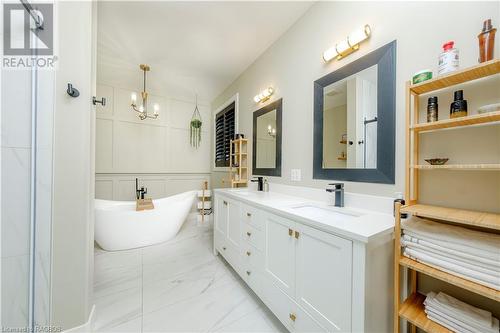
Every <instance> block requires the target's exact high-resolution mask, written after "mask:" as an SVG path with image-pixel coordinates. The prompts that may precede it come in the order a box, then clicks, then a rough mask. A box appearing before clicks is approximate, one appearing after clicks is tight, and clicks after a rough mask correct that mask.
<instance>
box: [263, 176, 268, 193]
mask: <svg viewBox="0 0 500 333" xmlns="http://www.w3.org/2000/svg"><path fill="white" fill-rule="evenodd" d="M264 192H269V183H268V182H267V179H264Z"/></svg>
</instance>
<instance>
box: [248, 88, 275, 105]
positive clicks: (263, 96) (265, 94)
mask: <svg viewBox="0 0 500 333" xmlns="http://www.w3.org/2000/svg"><path fill="white" fill-rule="evenodd" d="M273 93H274V88H273V87H269V88H266V89H264V90H262V91H261V92H260V93H258V94H257V95H255V97H254V98H253V100H254V102H255V103H259V102H264V101H267V100H268V99H269V98H270V97H271V95H272V94H273Z"/></svg>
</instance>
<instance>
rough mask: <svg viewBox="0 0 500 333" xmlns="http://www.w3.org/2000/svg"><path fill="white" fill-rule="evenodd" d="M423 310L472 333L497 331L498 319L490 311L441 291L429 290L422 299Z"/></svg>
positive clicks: (496, 332)
mask: <svg viewBox="0 0 500 333" xmlns="http://www.w3.org/2000/svg"><path fill="white" fill-rule="evenodd" d="M424 305H425V312H426V313H430V312H432V313H433V315H434V316H435V317H438V318H444V319H446V320H448V321H449V322H451V323H454V324H456V325H457V326H459V327H462V328H464V329H466V330H468V331H471V332H474V333H498V331H499V321H498V319H496V318H494V317H493V316H492V315H491V312H489V311H485V310H482V309H479V308H476V307H474V306H472V305H470V304H467V303H464V302H462V301H460V300H458V299H456V298H454V297H452V296H449V295H447V294H445V293H443V292H440V293H439V294H436V293H434V292H429V293H428V294H427V297H426V299H425V301H424Z"/></svg>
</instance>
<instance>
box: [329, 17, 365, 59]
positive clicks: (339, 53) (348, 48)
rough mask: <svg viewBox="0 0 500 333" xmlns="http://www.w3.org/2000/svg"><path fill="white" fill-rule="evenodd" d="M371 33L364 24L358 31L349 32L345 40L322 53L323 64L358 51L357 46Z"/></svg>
mask: <svg viewBox="0 0 500 333" xmlns="http://www.w3.org/2000/svg"><path fill="white" fill-rule="evenodd" d="M371 33H372V30H371V28H370V26H369V25H368V24H365V25H364V26H362V27H360V28H359V29H356V30H354V31H353V32H351V33H350V34H349V36H348V37H347V38H346V39H344V40H342V41H340V42H338V43H337V44H335V47H331V48H329V49H328V50H326V51H325V52H323V59H324V60H325V62H328V61H330V60H332V59H333V58H337V59H342V58H343V57H345V56H347V55H349V54H351V53H352V52H354V51H357V50H358V49H359V44H360V43H361V42H363V41H364V40H366V39H368V38H369V37H370V35H371Z"/></svg>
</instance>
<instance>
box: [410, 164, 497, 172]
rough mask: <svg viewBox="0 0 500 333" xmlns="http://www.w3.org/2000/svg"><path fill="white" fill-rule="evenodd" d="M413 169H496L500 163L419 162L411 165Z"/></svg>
mask: <svg viewBox="0 0 500 333" xmlns="http://www.w3.org/2000/svg"><path fill="white" fill-rule="evenodd" d="M412 168H414V169H420V170H461V171H467V170H483V171H488V170H490V171H497V170H500V164H445V165H429V164H420V165H414V166H412Z"/></svg>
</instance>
